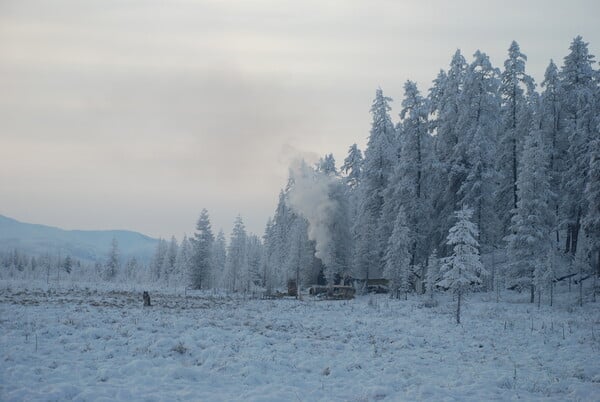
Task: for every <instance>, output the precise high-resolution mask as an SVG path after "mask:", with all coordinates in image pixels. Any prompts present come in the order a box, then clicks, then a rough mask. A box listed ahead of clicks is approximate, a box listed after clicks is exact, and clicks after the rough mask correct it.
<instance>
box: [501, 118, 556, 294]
mask: <svg viewBox="0 0 600 402" xmlns="http://www.w3.org/2000/svg"><path fill="white" fill-rule="evenodd" d="M548 164H549V157H548V155H547V153H546V148H545V147H544V144H543V140H542V136H541V133H540V131H538V130H535V131H532V132H531V133H530V134H529V135H528V136H527V138H526V140H525V147H524V150H523V162H522V163H521V165H520V167H519V175H518V179H517V188H518V199H519V201H518V202H517V208H516V209H515V211H514V215H513V218H512V222H511V227H510V232H511V234H510V235H508V236H507V238H506V240H507V244H508V254H509V256H510V265H509V271H508V273H507V280H508V284H509V286H511V287H514V288H516V289H518V290H519V291H520V290H523V289H526V288H529V289H530V302H531V303H533V302H534V296H535V283H536V282H538V283H539V284H541V283H543V281H545V280H546V279H547V276H546V275H545V270H546V269H547V265H546V263H547V256H548V255H549V254H550V253H551V252H552V244H553V242H552V234H553V232H554V230H555V227H556V223H555V219H554V218H555V215H554V211H552V208H551V205H552V204H551V200H552V199H553V194H552V192H551V189H550V177H549V175H548ZM539 290H540V291H541V289H539Z"/></svg>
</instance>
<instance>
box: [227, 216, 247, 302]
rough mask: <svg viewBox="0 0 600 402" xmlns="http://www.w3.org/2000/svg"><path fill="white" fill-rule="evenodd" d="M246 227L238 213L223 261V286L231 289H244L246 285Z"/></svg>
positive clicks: (234, 290)
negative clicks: (224, 260)
mask: <svg viewBox="0 0 600 402" xmlns="http://www.w3.org/2000/svg"><path fill="white" fill-rule="evenodd" d="M247 238H248V236H247V234H246V227H245V226H244V221H243V220H242V217H241V216H240V215H238V216H237V217H236V218H235V222H234V223H233V230H232V231H231V237H230V238H229V247H228V249H227V259H226V262H225V276H224V284H225V288H226V289H228V290H230V291H232V292H237V291H245V290H247V285H248V282H247V281H248V249H247Z"/></svg>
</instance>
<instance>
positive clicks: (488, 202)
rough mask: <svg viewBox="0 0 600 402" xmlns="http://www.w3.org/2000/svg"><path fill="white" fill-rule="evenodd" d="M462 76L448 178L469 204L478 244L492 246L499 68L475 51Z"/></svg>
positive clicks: (460, 198)
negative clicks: (455, 139) (455, 141)
mask: <svg viewBox="0 0 600 402" xmlns="http://www.w3.org/2000/svg"><path fill="white" fill-rule="evenodd" d="M474 58H475V59H474V60H473V62H472V63H471V64H470V65H469V68H468V69H467V73H466V76H465V83H464V88H463V92H462V94H461V100H462V105H461V109H460V112H459V118H458V121H457V126H458V130H459V133H460V134H459V137H458V139H457V143H456V146H455V147H454V150H453V154H452V158H451V161H450V163H451V168H450V180H451V182H453V183H455V185H457V186H458V188H457V194H456V198H457V199H458V204H457V205H456V206H455V208H458V207H459V206H461V205H470V206H471V207H472V208H473V210H474V215H473V219H474V222H475V224H476V225H477V228H478V230H479V237H478V241H479V242H480V244H485V245H491V244H493V243H495V241H496V239H497V237H498V235H499V234H498V233H497V232H498V229H497V228H498V226H499V225H498V223H497V222H498V218H497V213H496V208H495V207H496V203H495V194H496V188H497V187H496V183H497V177H496V170H495V163H494V158H495V155H496V152H495V151H496V148H497V142H496V139H497V129H498V126H499V121H498V116H499V111H500V102H499V98H498V84H499V81H498V71H497V69H495V68H494V67H493V66H492V65H491V63H490V60H489V58H488V56H487V55H486V54H485V53H481V52H480V51H477V52H475V54H474Z"/></svg>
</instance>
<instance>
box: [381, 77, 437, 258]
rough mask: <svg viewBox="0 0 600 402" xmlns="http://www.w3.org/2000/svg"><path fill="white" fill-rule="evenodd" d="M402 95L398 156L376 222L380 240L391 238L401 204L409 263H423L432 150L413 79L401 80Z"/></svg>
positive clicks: (426, 249)
mask: <svg viewBox="0 0 600 402" xmlns="http://www.w3.org/2000/svg"><path fill="white" fill-rule="evenodd" d="M404 91H405V93H404V99H403V101H402V111H401V112H400V118H401V119H402V121H401V123H400V124H398V132H399V133H401V134H400V160H399V161H398V163H397V165H396V166H395V168H394V171H393V173H392V176H391V177H390V180H389V182H388V185H387V187H386V189H385V191H384V193H383V194H384V204H383V208H382V212H381V217H380V222H379V236H380V239H381V242H384V243H385V242H387V241H388V239H389V238H390V236H391V234H392V230H393V226H394V222H395V220H396V214H397V213H398V210H399V209H400V207H403V208H404V211H405V214H406V224H407V225H408V227H409V230H410V234H411V237H412V238H411V246H410V254H411V262H410V264H411V265H412V266H416V265H417V264H423V265H424V264H425V261H426V259H427V255H428V253H429V242H428V241H429V238H430V233H429V232H430V226H429V225H430V224H431V222H430V217H431V208H430V197H429V192H428V188H429V184H430V177H431V159H430V155H431V154H432V146H431V137H430V136H429V133H428V122H427V115H428V109H429V108H428V106H427V104H426V101H425V99H424V98H423V97H422V96H421V95H420V93H419V90H418V89H417V86H416V84H415V83H414V82H412V81H407V82H406V83H405V84H404Z"/></svg>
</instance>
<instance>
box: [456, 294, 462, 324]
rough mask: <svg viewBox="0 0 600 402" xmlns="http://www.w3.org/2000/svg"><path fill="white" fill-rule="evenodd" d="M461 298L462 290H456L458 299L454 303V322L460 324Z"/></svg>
mask: <svg viewBox="0 0 600 402" xmlns="http://www.w3.org/2000/svg"><path fill="white" fill-rule="evenodd" d="M461 299H462V291H461V290H459V291H458V301H457V303H456V323H457V324H460V302H461Z"/></svg>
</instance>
